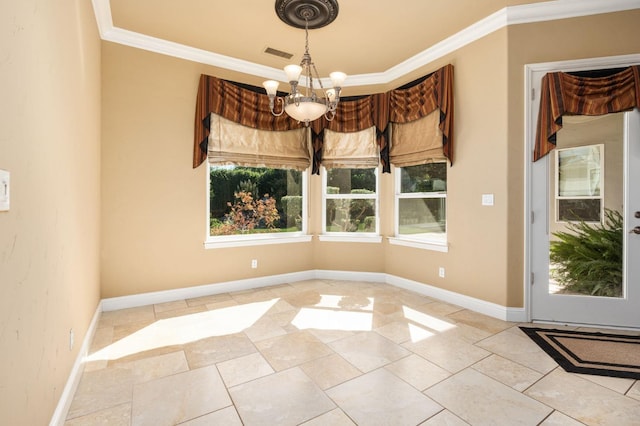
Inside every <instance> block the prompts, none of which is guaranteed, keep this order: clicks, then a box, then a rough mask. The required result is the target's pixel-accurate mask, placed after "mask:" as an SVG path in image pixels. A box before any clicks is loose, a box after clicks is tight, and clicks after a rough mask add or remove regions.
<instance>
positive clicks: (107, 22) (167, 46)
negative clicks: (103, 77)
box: [92, 0, 640, 87]
mask: <svg viewBox="0 0 640 426" xmlns="http://www.w3.org/2000/svg"><path fill="white" fill-rule="evenodd" d="M92 3H93V9H94V13H95V16H96V21H97V24H98V30H99V32H100V37H101V38H102V40H105V41H110V42H113V43H118V44H122V45H125V46H130V47H134V48H137V49H143V50H147V51H150V52H155V53H160V54H163V55H168V56H173V57H176V58H180V59H185V60H188V61H193V62H198V63H202V64H206V65H211V66H214V67H218V68H224V69H228V70H232V71H237V72H241V73H244V74H250V75H255V76H259V77H262V78H266V79H271V80H280V81H282V79H283V78H284V74H283V72H282V70H280V69H277V68H272V67H267V66H264V65H260V64H256V63H253V62H249V61H245V60H242V59H237V58H233V57H230V56H225V55H220V54H218V53H215V52H209V51H206V50H202V49H197V48H194V47H191V46H186V45H184V44H179V43H174V42H171V41H167V40H163V39H160V38H156V37H150V36H148V35H145V34H140V33H136V32H133V31H128V30H124V29H122V28H118V27H114V26H113V18H112V16H111V4H110V2H109V0H92ZM632 9H640V0H607V1H602V0H554V1H548V2H542V3H533V4H524V5H519V6H508V7H505V8H503V9H501V10H499V11H497V12H495V13H493V14H491V15H489V16H487V17H486V18H484V19H481V20H480V21H478V22H476V23H474V24H472V25H470V26H468V27H467V28H465V29H463V30H461V31H459V32H457V33H456V34H454V35H452V36H450V37H448V38H446V39H444V40H442V41H440V42H438V43H436V44H434V45H433V46H431V47H429V48H428V49H426V50H423V51H422V52H420V53H418V54H417V55H414V56H412V57H410V58H408V59H406V60H405V61H403V62H401V63H399V64H397V65H395V66H393V67H391V68H389V69H387V70H386V71H383V72H378V73H370V74H357V75H350V76H349V78H348V79H347V81H346V82H345V84H344V85H345V87H347V86H350V87H358V86H369V85H379V84H387V83H389V82H391V81H394V80H397V79H399V78H401V77H403V76H404V75H407V74H409V73H411V72H413V71H415V70H416V69H419V68H421V67H423V66H425V65H428V64H429V63H431V62H433V61H435V60H437V59H440V58H442V57H443V56H445V55H447V54H449V53H451V52H454V51H456V50H457V49H460V48H461V47H464V46H466V45H467V44H470V43H473V42H474V41H476V40H478V39H480V38H482V37H485V36H487V35H489V34H491V33H493V32H495V31H498V30H500V29H501V28H504V27H507V26H509V25H518V24H527V23H533V22H541V21H553V20H556V19H567V18H576V17H580V16H589V15H597V14H601V13H611V12H620V11H625V10H632ZM323 84H329V80H328V79H326V81H325V79H323Z"/></svg>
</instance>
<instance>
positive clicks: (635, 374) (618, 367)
mask: <svg viewBox="0 0 640 426" xmlns="http://www.w3.org/2000/svg"><path fill="white" fill-rule="evenodd" d="M520 329H521V330H522V331H523V332H524V333H525V334H526V335H527V336H529V337H530V338H531V339H532V340H533V341H534V342H536V343H537V344H538V346H540V348H542V350H544V351H545V352H546V353H547V354H548V355H549V356H551V358H553V359H554V360H555V361H556V362H557V363H558V364H559V365H560V366H561V367H562V368H564V369H565V370H566V371H569V372H572V373H582V374H593V375H596V376H610V377H624V378H628V379H640V336H627V335H622V334H607V333H591V332H586V331H571V330H554V329H545V328H534V327H520Z"/></svg>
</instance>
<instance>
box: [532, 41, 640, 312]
mask: <svg viewBox="0 0 640 426" xmlns="http://www.w3.org/2000/svg"><path fill="white" fill-rule="evenodd" d="M638 63H640V54H632V55H622V56H608V57H601V58H591V59H580V60H571V61H559V62H545V63H538V64H527V65H525V67H524V74H525V75H524V94H525V96H524V99H525V101H524V113H525V118H524V132H525V134H524V141H525V150H524V163H525V164H524V170H525V179H524V184H525V187H524V193H525V200H524V203H525V208H524V212H525V215H524V216H525V217H524V224H525V226H524V228H525V244H524V245H525V247H524V251H525V256H524V259H525V267H524V277H523V285H524V297H525V300H524V307H525V312H526V317H527V321H531V311H532V309H531V303H532V300H531V299H532V298H531V285H532V251H531V224H532V205H533V202H532V199H533V191H532V180H531V168H532V161H533V149H534V143H535V136H536V125H537V115H538V108H539V105H540V80H537V81H536V80H534V74H535V75H540V73H542V75H544V74H545V73H548V72H556V71H585V70H597V69H606V68H619V67H628V66H631V65H636V64H638ZM536 92H537V93H536Z"/></svg>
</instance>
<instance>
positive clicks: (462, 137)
mask: <svg viewBox="0 0 640 426" xmlns="http://www.w3.org/2000/svg"><path fill="white" fill-rule="evenodd" d="M639 17H640V13H639V12H638V11H632V12H624V13H616V14H608V15H599V16H591V17H585V18H575V19H569V20H562V21H554V22H549V23H535V24H527V25H516V26H511V27H509V28H505V29H502V30H499V31H497V32H495V33H493V34H490V35H488V36H486V37H484V38H482V39H480V40H478V41H476V42H474V43H471V44H469V45H467V46H465V47H463V48H461V49H459V50H457V51H455V52H453V53H451V54H449V55H447V56H446V57H444V58H441V59H440V60H438V61H436V62H434V63H432V64H429V65H428V66H425V67H424V68H422V69H419V70H416V71H414V72H412V73H411V74H409V75H406V76H404V77H403V78H402V79H399V80H398V81H394V82H392V83H390V84H389V87H388V88H392V87H397V86H399V85H401V84H403V83H406V82H408V81H411V80H412V79H415V78H417V77H420V76H422V75H425V74H427V73H429V72H432V71H434V70H436V69H438V68H439V67H441V66H443V65H445V64H447V63H451V64H453V65H454V67H455V102H456V109H455V120H456V126H455V127H456V129H455V130H456V135H455V136H456V151H455V155H456V159H455V163H454V165H453V167H451V168H450V169H449V184H448V188H449V194H448V200H447V203H448V217H447V220H448V231H449V245H450V248H449V252H448V253H439V252H434V251H426V250H419V249H413V248H407V247H400V246H393V245H389V244H388V242H387V241H386V240H385V241H384V242H383V243H381V244H356V243H335V242H320V241H318V240H317V239H315V238H314V240H313V241H312V242H311V243H304V244H297V245H295V246H290V245H272V246H258V247H252V248H233V249H216V250H205V249H204V248H203V240H204V235H205V223H206V217H205V203H206V200H205V196H206V187H205V178H206V176H205V168H204V166H201V167H200V168H198V169H196V170H191V169H190V161H191V143H192V141H191V137H192V132H193V110H194V102H195V91H196V85H197V79H198V76H199V74H200V73H208V74H211V75H215V76H218V77H221V78H228V79H231V80H236V81H242V82H246V83H249V84H256V85H259V84H260V79H259V78H257V77H253V76H243V75H237V74H236V75H233V74H231V73H229V72H228V71H224V70H218V69H214V68H211V67H206V66H203V65H198V64H193V63H190V62H187V61H182V60H179V59H175V58H168V57H164V56H161V55H156V54H152V53H148V52H143V51H138V50H134V49H131V48H127V47H123V46H117V45H113V44H110V43H105V44H104V45H103V46H104V48H103V51H104V56H103V63H104V66H103V74H104V79H103V91H104V93H105V95H104V101H103V109H104V114H103V120H104V121H103V163H102V166H103V179H102V185H103V186H102V192H103V204H104V214H103V221H102V226H103V227H102V231H103V234H102V235H103V263H102V266H103V267H102V291H103V293H102V295H103V297H111V296H119V295H126V294H135V293H142V292H147V291H156V290H164V289H170V288H176V287H186V286H193V285H199V284H208V283H217V282H224V281H228V280H236V279H243V278H249V277H255V276H265V275H272V274H279V273H286V272H293V271H301V270H309V269H329V270H348V271H371V272H386V273H389V274H393V275H397V276H400V277H403V278H408V279H411V280H415V281H418V282H423V283H427V284H430V285H435V286H438V287H441V288H444V289H447V290H451V291H454V292H457V293H460V294H464V295H468V296H471V297H475V298H478V299H482V300H486V301H489V302H493V303H496V304H499V305H502V306H510V307H522V306H523V303H524V296H523V294H524V291H523V271H524V251H525V246H524V212H523V205H524V172H523V170H524V151H523V149H524V139H523V115H524V112H523V102H524V100H523V96H522V91H523V87H524V81H523V74H524V68H523V67H524V64H525V63H530V62H540V61H550V60H564V59H572V58H580V57H593V56H605V55H612V54H621V53H632V52H634V51H636V52H637V51H638V46H637V43H638V42H637V41H636V40H639V38H638V32H639V30H637V29H636V25H635V23H636V22H638V18H639ZM585 28H589V29H590V30H589V31H588V32H587V31H585ZM551 46H553V48H551ZM388 88H386V89H388ZM349 90H350V93H348V94H351V95H353V94H362V93H373V92H375V91H376V90H380V88H379V87H375V88H363V87H360V88H350V89H349ZM482 194H494V197H495V205H494V206H492V207H487V206H482V205H481V197H482ZM380 195H381V205H380V211H381V214H382V217H381V232H382V234H383V235H384V236H391V235H392V234H393V175H392V174H391V175H381V192H380ZM309 196H310V206H311V208H310V211H311V212H312V216H311V222H310V229H311V230H312V231H313V232H318V231H319V230H320V228H321V224H320V208H321V207H320V180H319V178H318V177H317V176H312V177H311V178H310V192H309ZM314 212H315V214H314ZM256 257H257V258H258V259H259V265H260V267H259V268H258V269H257V270H252V269H251V268H250V259H252V258H256ZM440 266H442V267H444V268H445V269H446V278H444V279H442V278H439V277H438V268H439V267H440Z"/></svg>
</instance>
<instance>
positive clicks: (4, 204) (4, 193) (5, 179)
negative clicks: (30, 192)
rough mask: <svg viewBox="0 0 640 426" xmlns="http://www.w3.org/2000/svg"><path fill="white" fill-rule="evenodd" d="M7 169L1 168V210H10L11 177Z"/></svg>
mask: <svg viewBox="0 0 640 426" xmlns="http://www.w3.org/2000/svg"><path fill="white" fill-rule="evenodd" d="M10 177H11V174H10V173H9V172H8V171H7V170H2V169H0V212H6V211H9V183H10V182H9V178H10Z"/></svg>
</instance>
